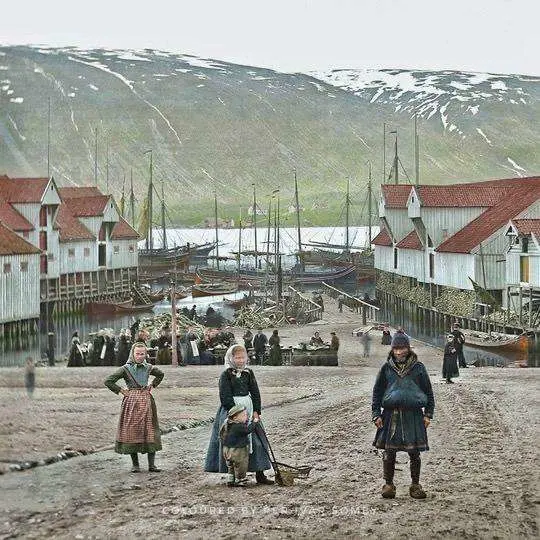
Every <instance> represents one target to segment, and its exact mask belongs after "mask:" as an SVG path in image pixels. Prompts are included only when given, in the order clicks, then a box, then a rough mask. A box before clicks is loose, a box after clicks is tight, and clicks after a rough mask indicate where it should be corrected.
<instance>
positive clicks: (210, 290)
mask: <svg viewBox="0 0 540 540" xmlns="http://www.w3.org/2000/svg"><path fill="white" fill-rule="evenodd" d="M237 290H238V286H237V285H236V284H235V285H232V284H230V283H224V282H216V283H196V284H194V285H192V286H191V296H193V298H198V297H201V296H220V295H225V294H232V293H235V292H236V291H237Z"/></svg>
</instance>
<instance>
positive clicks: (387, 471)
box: [382, 451, 396, 499]
mask: <svg viewBox="0 0 540 540" xmlns="http://www.w3.org/2000/svg"><path fill="white" fill-rule="evenodd" d="M395 470H396V453H395V452H387V451H385V452H384V457H383V476H384V482H385V483H384V486H383V488H382V496H383V497H384V498H385V499H393V498H394V497H395V496H396V486H394V472H395Z"/></svg>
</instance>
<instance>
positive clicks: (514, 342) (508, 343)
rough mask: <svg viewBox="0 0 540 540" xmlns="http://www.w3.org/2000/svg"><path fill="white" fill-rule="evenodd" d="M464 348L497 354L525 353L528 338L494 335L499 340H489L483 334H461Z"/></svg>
mask: <svg viewBox="0 0 540 540" xmlns="http://www.w3.org/2000/svg"><path fill="white" fill-rule="evenodd" d="M463 334H464V335H465V346H470V347H477V348H480V349H486V350H491V351H493V352H494V353H498V352H503V353H504V352H525V353H526V352H527V351H528V350H529V338H528V337H527V335H525V334H521V335H518V336H513V335H509V334H494V335H495V336H498V337H499V339H490V338H489V335H488V334H486V333H483V332H466V331H465V332H463Z"/></svg>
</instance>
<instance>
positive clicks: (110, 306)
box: [86, 300, 154, 315]
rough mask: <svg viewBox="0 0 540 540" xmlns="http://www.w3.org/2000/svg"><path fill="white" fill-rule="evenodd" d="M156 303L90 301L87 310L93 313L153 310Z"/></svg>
mask: <svg viewBox="0 0 540 540" xmlns="http://www.w3.org/2000/svg"><path fill="white" fill-rule="evenodd" d="M153 307H154V303H149V304H141V305H134V304H133V300H125V301H123V302H88V303H87V304H86V311H87V312H88V313H90V314H92V315H102V314H109V315H110V314H111V313H133V312H136V311H151V310H152V308H153Z"/></svg>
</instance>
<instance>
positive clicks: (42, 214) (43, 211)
mask: <svg viewBox="0 0 540 540" xmlns="http://www.w3.org/2000/svg"><path fill="white" fill-rule="evenodd" d="M39 226H40V227H46V226H47V207H46V206H42V207H41V208H40V209H39Z"/></svg>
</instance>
